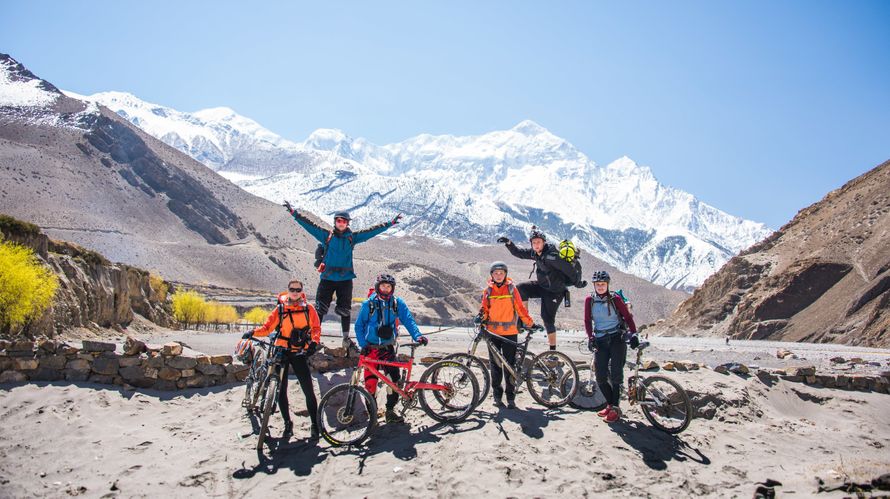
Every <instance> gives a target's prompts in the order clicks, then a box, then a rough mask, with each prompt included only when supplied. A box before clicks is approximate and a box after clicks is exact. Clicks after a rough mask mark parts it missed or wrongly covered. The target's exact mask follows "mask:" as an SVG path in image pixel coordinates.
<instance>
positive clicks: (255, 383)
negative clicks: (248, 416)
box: [247, 349, 266, 412]
mask: <svg viewBox="0 0 890 499" xmlns="http://www.w3.org/2000/svg"><path fill="white" fill-rule="evenodd" d="M257 350H258V351H257V354H256V358H255V359H254V362H253V363H252V364H251V367H250V374H249V375H248V379H249V380H250V381H248V388H247V395H248V396H249V398H248V399H247V411H248V412H250V411H254V410H256V407H257V402H259V399H260V386H261V384H262V381H263V367H265V364H266V352H265V350H262V349H257ZM251 385H252V386H251Z"/></svg>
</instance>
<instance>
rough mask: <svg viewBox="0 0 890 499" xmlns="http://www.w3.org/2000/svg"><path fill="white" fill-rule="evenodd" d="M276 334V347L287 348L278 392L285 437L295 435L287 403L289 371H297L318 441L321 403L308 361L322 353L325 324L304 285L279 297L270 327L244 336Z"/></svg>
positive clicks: (289, 288) (297, 283) (294, 283)
mask: <svg viewBox="0 0 890 499" xmlns="http://www.w3.org/2000/svg"><path fill="white" fill-rule="evenodd" d="M273 331H278V338H277V339H276V340H275V345H276V346H279V347H285V348H287V350H286V352H285V354H284V380H283V381H282V383H281V386H280V387H279V391H278V409H279V410H280V411H281V417H282V419H284V436H285V437H290V436H291V435H293V434H294V423H293V422H292V421H291V419H290V411H289V410H288V406H289V403H288V400H287V370H288V368H291V369H293V371H294V374H296V375H297V380H299V382H300V388H302V389H303V395H304V396H305V398H306V410H307V411H309V421H310V422H311V423H312V426H311V428H310V438H312V439H316V438H318V423H317V421H316V416H317V414H316V413H317V412H318V401H317V400H316V399H315V391H314V389H313V386H312V376H311V375H310V373H309V362H308V358H309V356H311V355H312V354H314V353H315V351H316V350H317V349H318V344H319V342H320V341H321V324H320V323H319V320H318V314H316V313H315V308H314V307H313V306H312V305H310V304H309V303H308V302H307V301H306V294H305V293H303V282H302V281H300V280H298V279H294V280H292V281H290V282H289V283H288V285H287V292H285V293H281V294H280V295H278V306H277V307H276V310H273V311H272V313H271V314H269V318H268V319H266V323H265V324H263V325H262V326H260V327H258V328H256V329H254V330H253V331H252V332H249V333H244V335H243V336H242V338H243V339H248V338H250V337H252V336H259V337H264V336H269V335H270V334H271V333H272V332H273Z"/></svg>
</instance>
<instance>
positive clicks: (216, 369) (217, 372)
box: [197, 364, 226, 376]
mask: <svg viewBox="0 0 890 499" xmlns="http://www.w3.org/2000/svg"><path fill="white" fill-rule="evenodd" d="M197 369H198V371H200V372H201V373H202V374H206V375H208V376H225V375H226V368H225V367H223V366H221V365H218V364H210V365H199V366H198V367H197Z"/></svg>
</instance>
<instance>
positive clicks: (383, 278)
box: [374, 274, 396, 299]
mask: <svg viewBox="0 0 890 499" xmlns="http://www.w3.org/2000/svg"><path fill="white" fill-rule="evenodd" d="M384 283H387V284H390V285H392V291H391V292H390V294H392V293H395V291H396V278H395V277H393V276H391V275H389V274H380V275H378V276H377V281H376V282H375V283H374V291H375V292H376V293H377V296H379V297H381V298H384V299H386V298H389V294H383V293H381V292H380V285H381V284H384Z"/></svg>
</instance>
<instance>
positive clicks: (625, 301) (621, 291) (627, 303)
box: [615, 289, 634, 312]
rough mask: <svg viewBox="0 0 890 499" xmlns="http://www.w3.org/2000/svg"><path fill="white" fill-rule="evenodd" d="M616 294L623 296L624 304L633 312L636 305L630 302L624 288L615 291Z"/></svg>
mask: <svg viewBox="0 0 890 499" xmlns="http://www.w3.org/2000/svg"><path fill="white" fill-rule="evenodd" d="M615 294H616V295H618V296H620V297H621V301H623V302H624V304H625V305H627V310H629V311H631V312H633V309H634V306H633V305H632V304H631V303H630V300H628V299H627V297H626V296H624V290H623V289H619V290H618V291H616V292H615Z"/></svg>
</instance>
